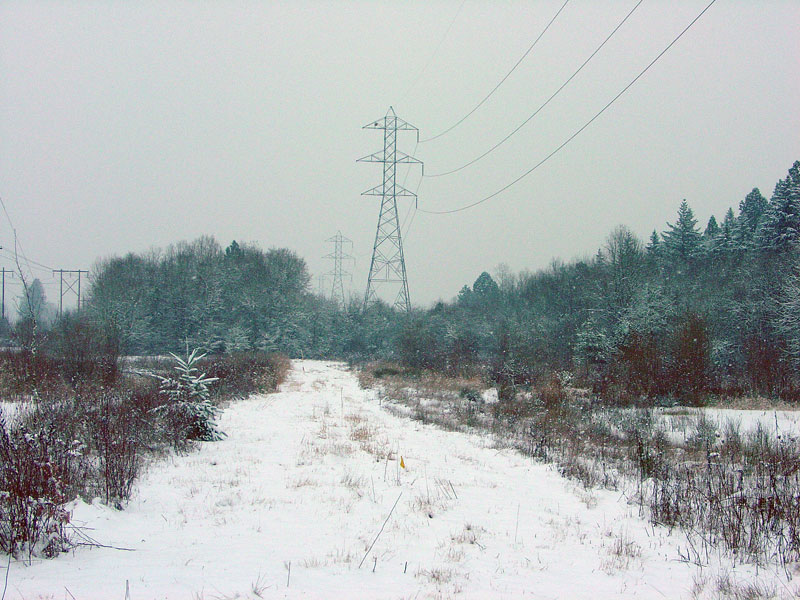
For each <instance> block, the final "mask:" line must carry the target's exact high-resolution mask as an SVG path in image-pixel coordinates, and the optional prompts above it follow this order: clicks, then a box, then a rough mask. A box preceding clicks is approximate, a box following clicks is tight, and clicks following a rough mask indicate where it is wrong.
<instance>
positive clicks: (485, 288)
mask: <svg viewBox="0 0 800 600" xmlns="http://www.w3.org/2000/svg"><path fill="white" fill-rule="evenodd" d="M472 293H473V294H475V298H476V299H477V300H478V301H479V302H493V301H495V300H497V298H498V296H499V295H500V288H499V287H498V285H497V283H495V280H494V279H492V276H491V275H489V273H487V272H486V271H484V272H483V273H481V274H480V275H479V276H478V278H477V279H476V280H475V283H473V284H472Z"/></svg>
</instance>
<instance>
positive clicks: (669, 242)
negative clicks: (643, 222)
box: [661, 199, 702, 264]
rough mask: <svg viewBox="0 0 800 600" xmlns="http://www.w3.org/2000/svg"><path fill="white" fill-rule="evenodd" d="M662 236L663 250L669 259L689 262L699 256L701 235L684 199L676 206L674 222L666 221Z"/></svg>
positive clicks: (684, 262)
mask: <svg viewBox="0 0 800 600" xmlns="http://www.w3.org/2000/svg"><path fill="white" fill-rule="evenodd" d="M667 227H669V229H667V230H666V231H664V232H663V233H662V234H661V236H662V238H663V240H664V241H663V246H664V252H665V254H666V255H667V257H668V258H669V259H671V260H672V261H674V262H678V263H683V264H686V263H689V262H691V261H692V260H694V259H696V258H699V257H700V254H701V252H702V236H701V234H700V230H699V229H698V228H697V219H695V218H694V213H693V212H692V209H691V208H689V203H688V202H686V200H685V199H684V200H683V202H681V205H680V207H679V208H678V220H677V221H676V222H675V224H674V225H673V224H671V223H667Z"/></svg>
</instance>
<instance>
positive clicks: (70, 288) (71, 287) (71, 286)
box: [53, 269, 89, 318]
mask: <svg viewBox="0 0 800 600" xmlns="http://www.w3.org/2000/svg"><path fill="white" fill-rule="evenodd" d="M56 273H58V275H59V288H58V289H59V295H58V317H59V318H61V315H62V314H63V313H64V295H65V294H67V293H69V292H73V293H74V294H75V295H76V296H77V297H78V310H80V309H81V273H85V274H87V275H88V274H89V271H86V270H84V269H53V274H54V275H55V274H56ZM64 273H67V274H69V275H76V274H77V275H78V279H75V280H72V281H70V280H67V289H66V290H65V289H64ZM76 284H77V287H76Z"/></svg>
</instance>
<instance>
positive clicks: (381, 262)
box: [358, 106, 422, 311]
mask: <svg viewBox="0 0 800 600" xmlns="http://www.w3.org/2000/svg"><path fill="white" fill-rule="evenodd" d="M364 129H383V132H384V133H383V152H376V153H374V154H370V155H369V156H365V157H364V158H360V159H358V161H359V162H379V163H383V183H382V184H381V185H379V186H376V187H374V188H372V189H370V190H367V191H366V192H364V193H363V194H362V196H380V197H381V212H380V215H379V217H378V230H377V232H376V233H375V245H374V246H373V248H372V262H371V263H370V267H369V279H367V292H366V294H365V295H364V308H367V306H369V304H370V303H371V302H374V301H376V300H377V299H378V296H377V294H376V291H375V286H376V284H378V283H399V284H400V290H399V292H398V293H397V299H396V300H395V301H394V307H395V308H398V309H400V310H405V311H408V310H411V299H410V297H409V294H408V277H407V276H406V261H405V258H404V256H403V241H402V239H401V235H400V219H399V218H398V215H397V198H398V197H403V196H408V197H412V198H414V199H415V201H416V198H417V195H416V194H414V193H413V192H409V191H408V190H407V189H405V188H404V187H403V186H401V185H400V184H398V183H397V165H398V164H419V165H422V162H421V161H419V160H417V159H416V158H414V157H412V156H408V155H407V154H405V153H403V152H400V151H398V150H397V132H398V131H416V132H417V140H419V130H418V129H417V128H416V127H414V126H413V125H411V124H410V123H407V122H406V121H404V120H403V119H400V118H398V117H397V115H395V113H394V109H393V108H392V107H391V106H390V107H389V112H387V113H386V116H385V117H383V118H382V119H379V120H377V121H373V122H372V123H369V124H367V125H365V126H364Z"/></svg>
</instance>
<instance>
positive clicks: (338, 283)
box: [323, 231, 353, 308]
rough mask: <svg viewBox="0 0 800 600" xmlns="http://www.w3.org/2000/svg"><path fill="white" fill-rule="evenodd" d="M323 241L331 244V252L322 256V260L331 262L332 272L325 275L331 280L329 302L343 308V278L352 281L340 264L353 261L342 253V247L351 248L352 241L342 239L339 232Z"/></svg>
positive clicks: (348, 255) (349, 256)
mask: <svg viewBox="0 0 800 600" xmlns="http://www.w3.org/2000/svg"><path fill="white" fill-rule="evenodd" d="M325 241H326V242H332V243H333V252H331V253H330V254H326V255H325V256H323V258H330V259H332V260H333V270H332V271H329V272H328V273H326V275H330V276H331V278H332V279H333V285H332V287H331V300H333V301H334V302H336V303H337V304H339V306H341V307H342V308H344V307H345V301H344V278H345V277H350V278H351V279H352V275H351V274H350V273H348V272H347V271H345V270H343V269H342V263H343V262H344V261H345V260H353V257H352V256H351V255H350V254H345V253H344V245H345V244H350V247H351V248H352V247H353V242H352V240H349V239H347V238H346V237H344V236H343V235H342V232H341V231H337V232H336V235H335V236H333V237H332V238H328V239H327V240H325Z"/></svg>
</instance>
